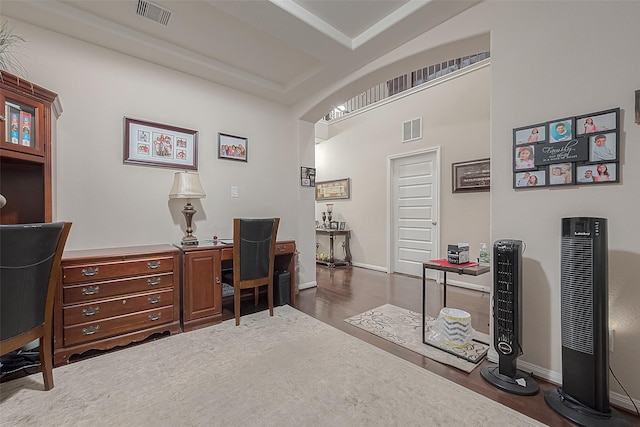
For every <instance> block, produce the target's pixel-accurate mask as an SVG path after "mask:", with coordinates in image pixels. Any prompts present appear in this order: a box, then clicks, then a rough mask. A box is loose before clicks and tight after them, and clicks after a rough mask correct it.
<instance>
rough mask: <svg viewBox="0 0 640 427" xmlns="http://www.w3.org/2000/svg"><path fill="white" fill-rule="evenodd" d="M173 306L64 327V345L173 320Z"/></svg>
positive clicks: (124, 332)
mask: <svg viewBox="0 0 640 427" xmlns="http://www.w3.org/2000/svg"><path fill="white" fill-rule="evenodd" d="M173 320H174V319H173V306H166V307H160V308H158V309H156V310H146V311H140V312H136V313H132V314H127V315H123V316H118V317H110V318H108V319H103V320H98V321H94V322H92V321H90V322H88V323H83V324H80V325H72V326H65V327H64V345H65V346H72V345H76V344H82V343H85V342H89V341H96V340H99V339H102V338H107V337H111V336H116V335H122V334H126V333H127V332H131V331H137V330H139V329H144V328H151V327H153V326H157V325H160V324H162V323H167V322H171V321H173Z"/></svg>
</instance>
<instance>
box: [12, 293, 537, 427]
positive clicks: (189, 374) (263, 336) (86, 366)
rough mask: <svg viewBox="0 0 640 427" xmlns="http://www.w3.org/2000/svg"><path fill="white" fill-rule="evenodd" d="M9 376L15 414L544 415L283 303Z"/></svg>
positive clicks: (512, 421) (380, 422)
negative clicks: (48, 373) (44, 371)
mask: <svg viewBox="0 0 640 427" xmlns="http://www.w3.org/2000/svg"><path fill="white" fill-rule="evenodd" d="M234 324H235V323H234V320H233V319H232V320H229V321H225V322H223V323H221V324H219V325H216V326H211V327H208V328H203V329H198V330H195V331H191V332H185V333H180V334H176V335H173V336H169V337H165V338H161V339H158V340H156V341H152V342H148V343H143V344H140V345H137V346H134V347H127V348H124V349H122V350H118V351H114V352H110V353H107V354H102V355H99V356H96V357H93V358H90V359H85V360H82V361H78V362H74V363H71V364H69V365H65V366H61V367H58V368H55V369H54V370H53V376H54V381H55V387H54V388H53V389H52V390H51V391H43V382H42V375H31V376H28V377H24V378H20V379H17V380H14V381H10V382H7V383H3V384H2V387H1V388H0V425H7V426H27V425H28V426H74V427H75V426H91V427H95V426H153V427H164V426H207V427H209V426H232V425H240V426H249V427H252V426H261V427H262V426H284V427H287V426H296V427H297V426H305V427H315V426H332V427H334V426H335V427H342V426H345V427H347V426H348V427H353V426H365V425H366V426H417V425H429V426H450V425H452V423H455V424H458V425H472V426H542V425H543V424H541V423H539V422H537V421H535V420H534V419H532V418H529V417H527V416H525V415H523V414H520V413H518V412H516V411H514V410H512V409H510V408H508V407H506V406H504V405H502V404H499V403H497V402H494V401H492V400H491V399H488V398H486V397H484V396H482V395H480V394H477V393H475V392H472V391H470V390H467V389H466V388H464V387H462V386H460V385H458V384H455V383H453V382H451V381H449V380H447V379H444V378H442V377H440V376H438V375H436V374H434V373H432V372H429V371H427V370H425V369H423V368H420V367H418V366H416V365H414V364H412V363H410V362H407V361H406V360H403V359H401V358H399V357H397V356H394V355H392V354H390V353H387V352H385V351H383V350H381V349H379V348H377V347H375V346H373V345H370V344H368V343H366V342H364V341H362V340H359V339H357V338H355V337H352V336H350V335H348V334H347V333H345V332H342V331H340V330H338V329H336V328H334V327H332V326H329V325H327V324H325V323H322V322H320V321H319V320H317V319H314V318H312V317H310V316H307V315H306V314H304V313H302V312H300V311H298V310H296V309H294V308H291V307H289V306H281V307H276V308H275V313H274V316H273V317H270V316H269V314H268V312H266V311H263V312H260V313H255V314H251V315H248V316H243V317H242V318H241V323H240V326H238V327H236V326H234Z"/></svg>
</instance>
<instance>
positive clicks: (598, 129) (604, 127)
mask: <svg viewBox="0 0 640 427" xmlns="http://www.w3.org/2000/svg"><path fill="white" fill-rule="evenodd" d="M619 113H620V109H619V108H615V109H612V110H605V111H599V112H597V113H591V114H586V115H584V116H578V117H576V136H580V135H593V134H595V133H607V132H611V131H613V130H616V129H618V128H619V124H620V123H619V122H620V114H619Z"/></svg>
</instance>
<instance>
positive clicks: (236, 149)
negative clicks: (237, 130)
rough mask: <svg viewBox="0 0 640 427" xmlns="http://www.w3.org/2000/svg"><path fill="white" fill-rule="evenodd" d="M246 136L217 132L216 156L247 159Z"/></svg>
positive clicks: (240, 159) (243, 160)
mask: <svg viewBox="0 0 640 427" xmlns="http://www.w3.org/2000/svg"><path fill="white" fill-rule="evenodd" d="M248 143H249V141H248V139H247V138H243V137H240V136H233V135H228V134H226V133H218V158H219V159H228V160H239V161H241V162H246V161H247V145H248Z"/></svg>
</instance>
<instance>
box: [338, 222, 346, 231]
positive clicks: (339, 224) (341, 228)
mask: <svg viewBox="0 0 640 427" xmlns="http://www.w3.org/2000/svg"><path fill="white" fill-rule="evenodd" d="M346 229H347V223H346V222H344V221H340V223H338V230H346Z"/></svg>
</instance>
